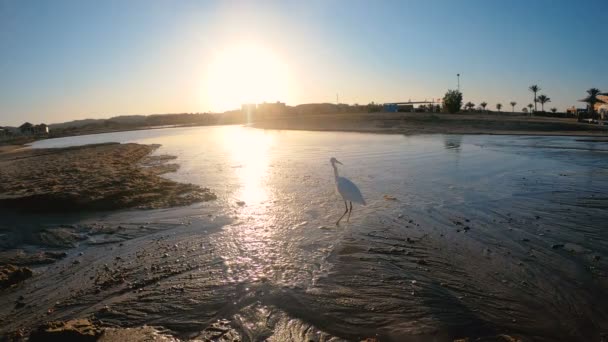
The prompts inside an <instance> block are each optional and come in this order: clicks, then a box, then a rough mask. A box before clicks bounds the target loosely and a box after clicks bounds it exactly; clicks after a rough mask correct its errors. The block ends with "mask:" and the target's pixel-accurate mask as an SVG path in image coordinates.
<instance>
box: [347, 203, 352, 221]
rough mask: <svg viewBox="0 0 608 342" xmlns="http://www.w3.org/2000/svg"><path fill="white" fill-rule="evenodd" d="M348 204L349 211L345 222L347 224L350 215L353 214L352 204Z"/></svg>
mask: <svg viewBox="0 0 608 342" xmlns="http://www.w3.org/2000/svg"><path fill="white" fill-rule="evenodd" d="M349 203H350V210H349V211H348V216H347V217H346V222H349V220H350V213H352V212H353V202H349Z"/></svg>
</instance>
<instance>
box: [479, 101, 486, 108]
mask: <svg viewBox="0 0 608 342" xmlns="http://www.w3.org/2000/svg"><path fill="white" fill-rule="evenodd" d="M479 105H480V106H481V108H483V110H486V106H487V105H488V104H487V103H486V102H482V103H480V104H479Z"/></svg>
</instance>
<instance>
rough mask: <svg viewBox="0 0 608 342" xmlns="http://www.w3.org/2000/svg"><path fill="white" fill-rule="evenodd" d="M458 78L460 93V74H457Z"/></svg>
mask: <svg viewBox="0 0 608 342" xmlns="http://www.w3.org/2000/svg"><path fill="white" fill-rule="evenodd" d="M456 78H457V80H458V91H460V74H456Z"/></svg>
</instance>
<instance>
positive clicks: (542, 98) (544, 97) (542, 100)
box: [537, 94, 551, 112]
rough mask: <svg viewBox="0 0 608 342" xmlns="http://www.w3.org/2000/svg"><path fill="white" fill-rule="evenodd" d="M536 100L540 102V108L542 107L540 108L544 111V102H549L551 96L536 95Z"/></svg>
mask: <svg viewBox="0 0 608 342" xmlns="http://www.w3.org/2000/svg"><path fill="white" fill-rule="evenodd" d="M537 100H538V102H540V105H541V108H542V109H541V110H542V111H543V112H544V111H545V103H547V102H551V98H550V97H548V96H547V95H545V94H542V95H538V98H537Z"/></svg>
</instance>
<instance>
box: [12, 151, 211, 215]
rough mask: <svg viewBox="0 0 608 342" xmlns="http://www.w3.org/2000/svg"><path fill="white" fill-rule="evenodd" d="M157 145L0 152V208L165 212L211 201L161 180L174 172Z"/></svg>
mask: <svg viewBox="0 0 608 342" xmlns="http://www.w3.org/2000/svg"><path fill="white" fill-rule="evenodd" d="M157 147H158V146H154V145H139V144H117V143H109V144H100V145H89V146H80V147H70V148H62V149H17V150H15V149H11V150H10V151H9V152H6V153H1V154H0V170H1V171H0V207H5V208H13V209H17V210H20V211H39V212H52V211H62V212H66V211H82V210H114V209H123V208H142V209H151V208H164V207H171V206H181V205H188V204H191V203H194V202H199V201H205V200H210V199H214V198H215V195H214V194H212V193H211V192H210V191H209V189H206V188H201V187H199V186H196V185H192V184H181V183H177V182H174V181H171V180H168V179H165V178H162V177H160V175H161V174H164V173H167V172H171V171H175V170H176V168H177V167H178V166H177V165H176V164H169V163H167V162H168V161H169V160H171V159H172V157H170V156H150V153H152V151H154V150H155V149H156V148H157Z"/></svg>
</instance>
